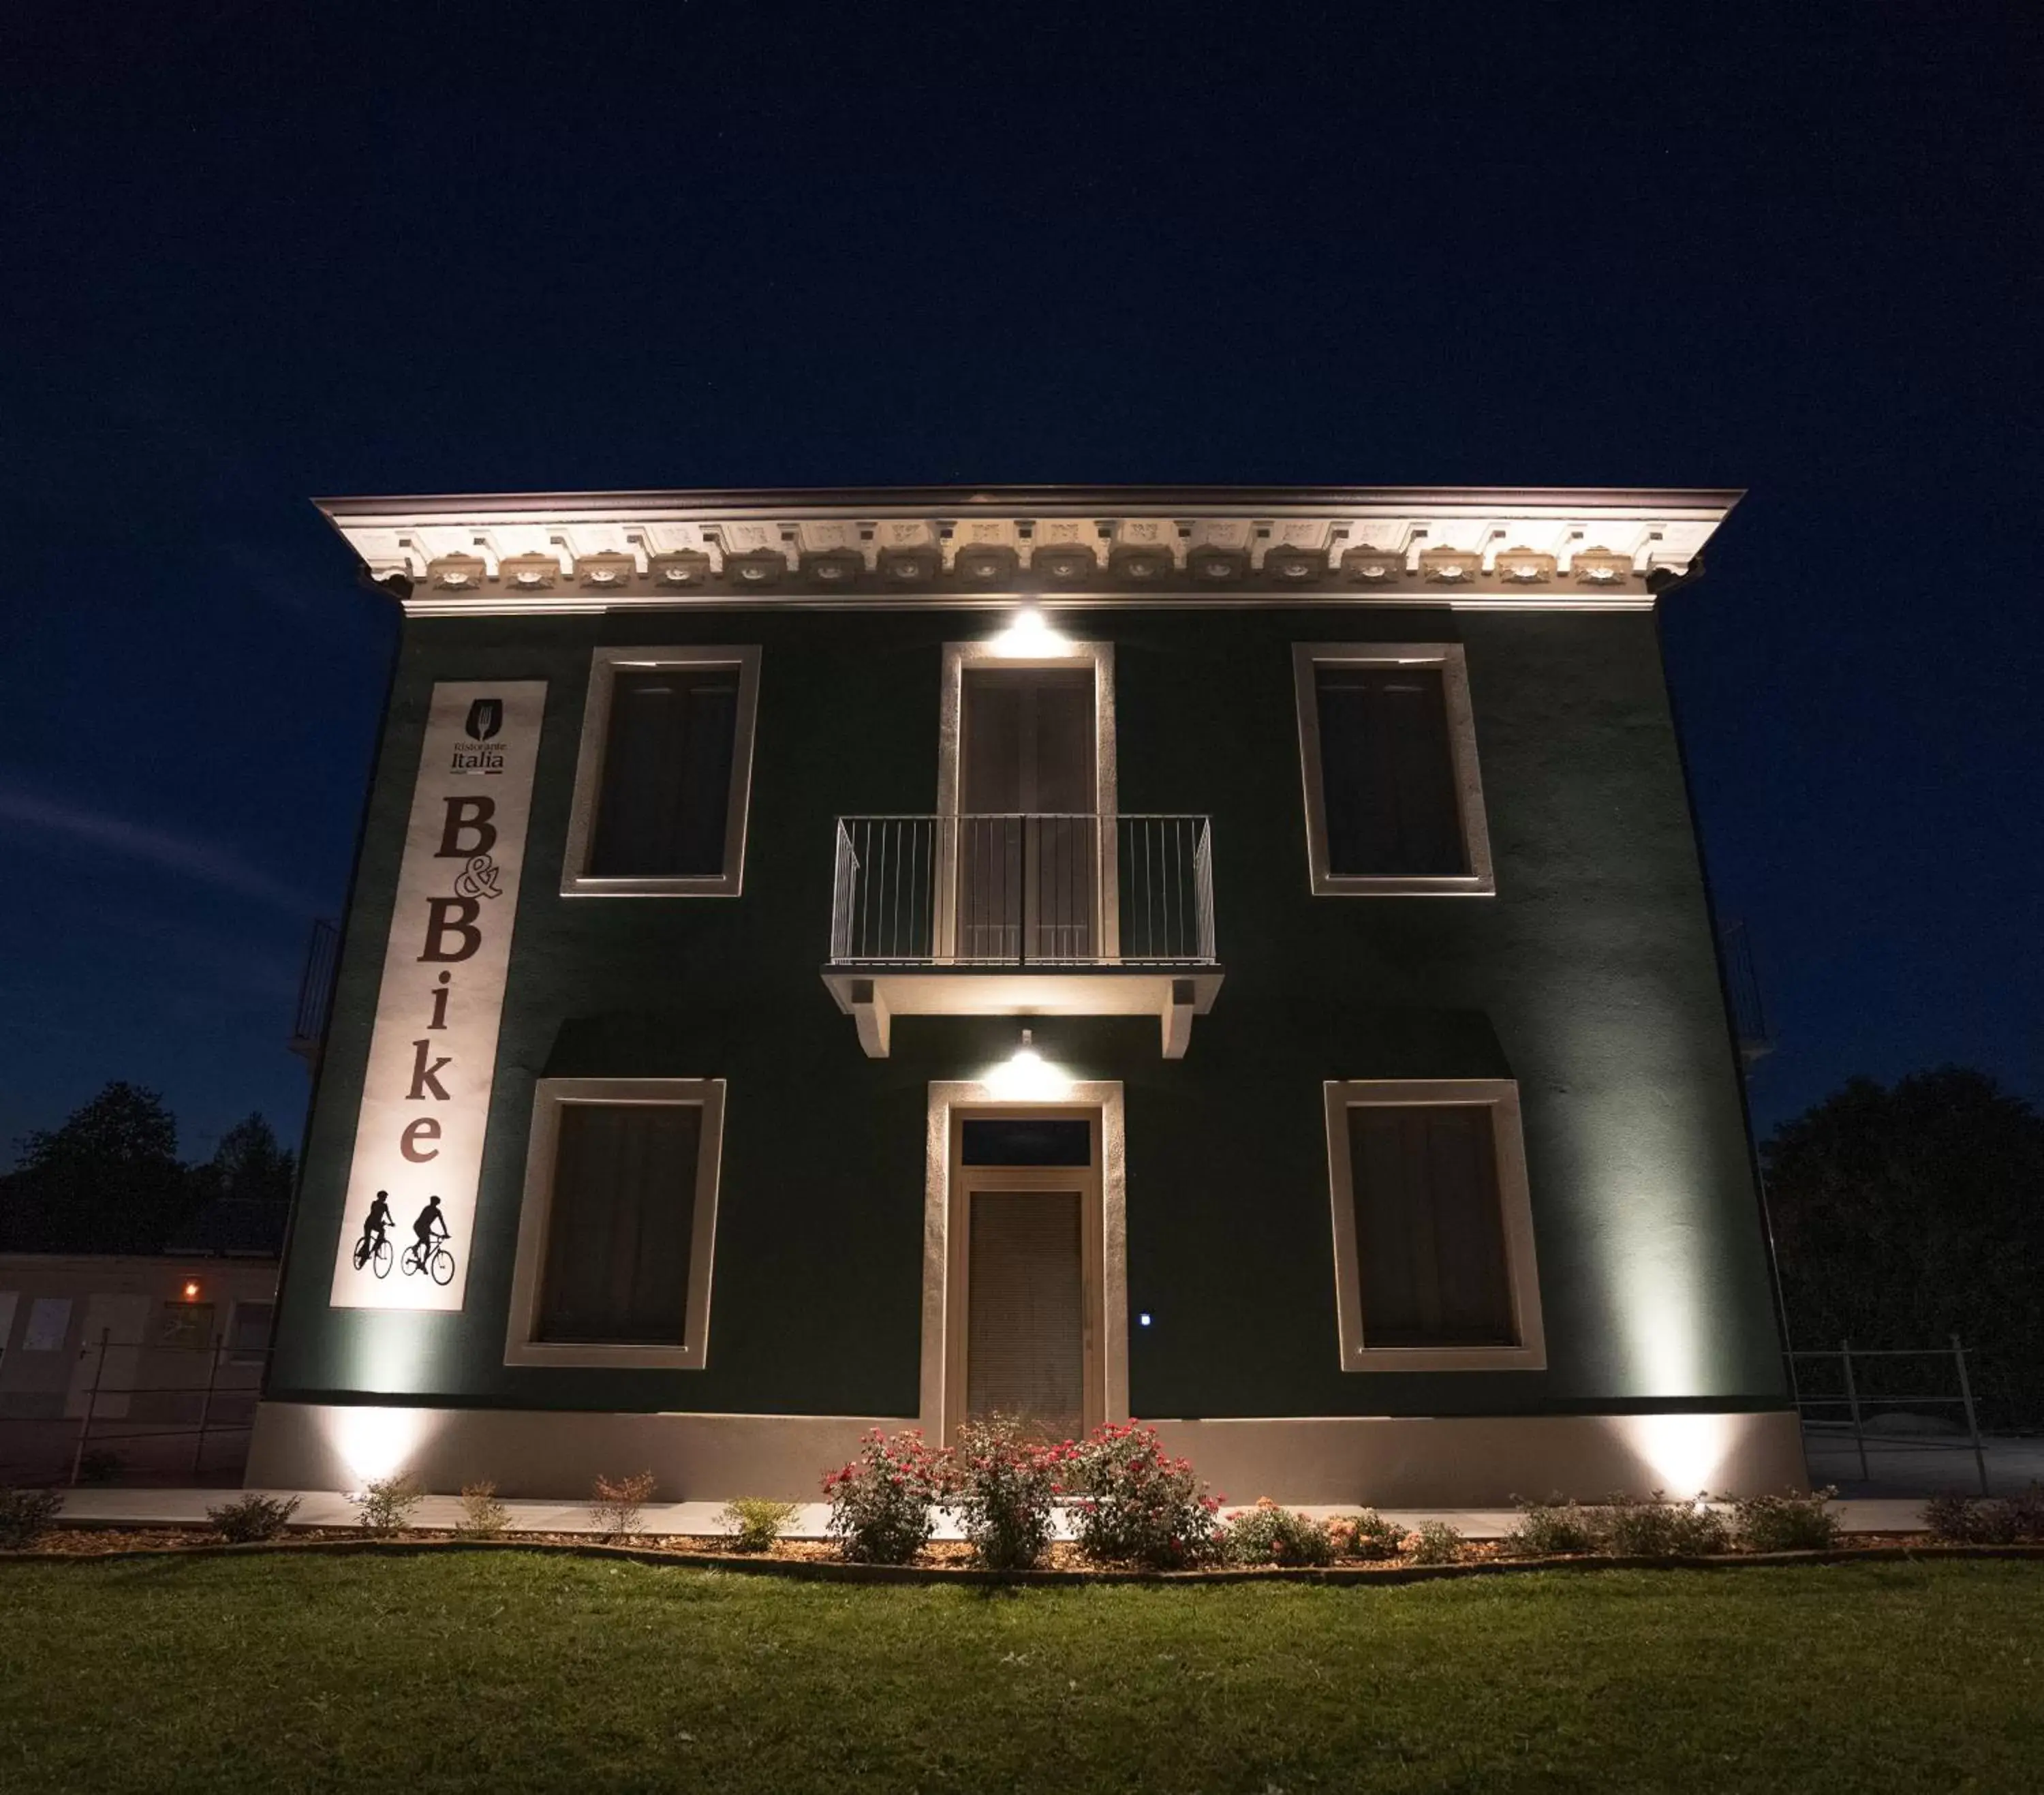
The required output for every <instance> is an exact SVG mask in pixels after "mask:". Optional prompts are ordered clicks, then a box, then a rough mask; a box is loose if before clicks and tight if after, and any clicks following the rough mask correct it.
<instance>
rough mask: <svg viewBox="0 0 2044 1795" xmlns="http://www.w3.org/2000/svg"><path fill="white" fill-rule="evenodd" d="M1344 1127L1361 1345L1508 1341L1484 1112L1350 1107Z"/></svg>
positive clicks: (1507, 1294) (1507, 1302)
mask: <svg viewBox="0 0 2044 1795" xmlns="http://www.w3.org/2000/svg"><path fill="white" fill-rule="evenodd" d="M1348 1124H1349V1163H1350V1172H1351V1176H1352V1178H1353V1179H1354V1203H1355V1237H1356V1251H1357V1256H1358V1259H1359V1260H1360V1261H1361V1264H1360V1267H1359V1270H1360V1273H1361V1278H1362V1332H1363V1339H1364V1341H1365V1343H1366V1344H1367V1345H1370V1346H1373V1347H1447V1346H1511V1345H1514V1344H1516V1343H1517V1338H1518V1336H1517V1330H1516V1327H1515V1324H1514V1322H1513V1319H1512V1291H1511V1284H1510V1279H1509V1278H1508V1276H1507V1267H1506V1264H1505V1252H1504V1213H1503V1211H1502V1209H1501V1207H1500V1203H1499V1200H1498V1189H1497V1156H1496V1143H1495V1142H1494V1140H1493V1135H1492V1128H1491V1116H1490V1111H1489V1108H1488V1107H1487V1106H1486V1105H1481V1104H1440V1105H1431V1104H1430V1105H1414V1106H1412V1107H1409V1108H1396V1107H1392V1106H1389V1105H1380V1104H1354V1105H1350V1108H1349V1112H1348Z"/></svg>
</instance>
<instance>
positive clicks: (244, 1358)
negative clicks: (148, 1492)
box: [0, 1329, 268, 1484]
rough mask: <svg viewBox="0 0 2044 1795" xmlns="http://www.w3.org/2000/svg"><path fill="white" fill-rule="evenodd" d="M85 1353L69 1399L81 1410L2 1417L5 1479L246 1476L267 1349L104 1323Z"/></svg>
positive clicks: (1, 1477) (0, 1469) (0, 1478)
mask: <svg viewBox="0 0 2044 1795" xmlns="http://www.w3.org/2000/svg"><path fill="white" fill-rule="evenodd" d="M83 1357H84V1358H85V1359H86V1361H87V1362H88V1363H89V1364H90V1371H89V1373H86V1374H84V1375H83V1376H82V1377H81V1378H80V1380H79V1382H78V1383H76V1384H75V1385H74V1386H72V1388H71V1391H70V1393H68V1395H67V1397H66V1399H65V1406H66V1408H67V1409H70V1408H71V1407H73V1406H77V1408H78V1413H75V1414H73V1413H64V1414H60V1415H11V1416H5V1417H0V1483H4V1482H21V1483H33V1482H63V1483H71V1484H77V1483H79V1482H115V1481H118V1482H144V1483H147V1482H180V1483H195V1482H203V1481H204V1479H205V1478H206V1476H207V1475H208V1474H212V1475H213V1476H215V1477H225V1478H231V1479H232V1480H233V1481H235V1482H239V1481H240V1474H241V1466H242V1464H243V1462H244V1460H245V1459H246V1458H247V1456H248V1436H249V1434H250V1432H251V1430H252V1428H253V1427H254V1425H255V1405H256V1401H257V1400H258V1398H259V1396H260V1394H261V1391H262V1385H263V1370H264V1366H265V1364H266V1363H267V1358H268V1355H267V1352H266V1351H257V1350H255V1349H254V1348H252V1347H236V1346H233V1345H231V1344H229V1343H225V1342H216V1343H213V1344H212V1345H209V1346H179V1345H168V1344H156V1343H140V1342H136V1341H133V1340H115V1339H114V1338H113V1335H112V1332H111V1331H110V1330H109V1329H102V1330H101V1332H100V1336H99V1339H98V1341H97V1342H96V1343H94V1344H91V1345H89V1346H87V1347H86V1348H85V1349H84V1353H83Z"/></svg>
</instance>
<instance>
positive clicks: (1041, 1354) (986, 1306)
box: [966, 1190, 1085, 1438]
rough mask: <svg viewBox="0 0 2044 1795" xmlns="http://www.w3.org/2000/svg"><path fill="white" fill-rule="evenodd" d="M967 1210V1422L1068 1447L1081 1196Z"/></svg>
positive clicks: (1080, 1344)
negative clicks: (1043, 1436)
mask: <svg viewBox="0 0 2044 1795" xmlns="http://www.w3.org/2000/svg"><path fill="white" fill-rule="evenodd" d="M971 1201H972V1222H971V1239H970V1270H969V1278H970V1283H969V1287H968V1288H969V1294H968V1296H967V1298H966V1307H967V1319H966V1413H968V1414H970V1415H974V1416H986V1415H991V1414H993V1413H1001V1414H1003V1415H1016V1416H1026V1417H1028V1419H1029V1420H1031V1421H1032V1422H1034V1423H1035V1424H1038V1425H1039V1426H1040V1427H1042V1428H1044V1429H1046V1430H1047V1432H1050V1433H1051V1435H1052V1436H1053V1437H1056V1438H1069V1437H1075V1436H1077V1435H1078V1433H1079V1432H1081V1431H1082V1428H1083V1427H1084V1424H1085V1423H1084V1413H1085V1289H1084V1284H1085V1279H1084V1274H1083V1272H1082V1267H1081V1263H1080V1251H1081V1225H1082V1224H1081V1217H1082V1200H1081V1197H1080V1195H1079V1193H1078V1192H1077V1191H1076V1190H1045V1191H1035V1190H1031V1191H1020V1190H982V1191H976V1192H974V1194H973V1197H972V1200H971Z"/></svg>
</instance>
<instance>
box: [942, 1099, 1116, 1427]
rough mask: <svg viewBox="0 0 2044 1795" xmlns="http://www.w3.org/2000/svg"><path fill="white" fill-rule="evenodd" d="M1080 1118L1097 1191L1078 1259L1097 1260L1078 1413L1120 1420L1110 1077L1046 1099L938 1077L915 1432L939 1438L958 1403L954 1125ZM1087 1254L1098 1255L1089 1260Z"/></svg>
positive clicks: (1113, 1102) (1113, 1105) (1113, 1124)
mask: <svg viewBox="0 0 2044 1795" xmlns="http://www.w3.org/2000/svg"><path fill="white" fill-rule="evenodd" d="M1020 1115H1035V1116H1085V1115H1090V1116H1093V1117H1097V1126H1098V1131H1099V1132H1098V1139H1097V1143H1096V1159H1097V1163H1096V1164H1095V1165H1094V1167H1093V1169H1092V1171H1091V1173H1090V1174H1086V1175H1089V1176H1091V1177H1093V1178H1097V1180H1098V1190H1099V1196H1100V1202H1099V1208H1098V1212H1097V1221H1096V1223H1095V1224H1094V1225H1097V1228H1098V1229H1099V1235H1098V1238H1097V1240H1096V1241H1090V1242H1089V1243H1088V1251H1087V1255H1086V1256H1087V1259H1088V1262H1089V1263H1097V1264H1098V1266H1099V1267H1100V1278H1099V1301H1100V1314H1099V1322H1098V1324H1099V1327H1100V1330H1101V1331H1100V1336H1099V1340H1098V1350H1097V1352H1094V1353H1089V1355H1088V1367H1087V1368H1088V1376H1089V1378H1094V1377H1096V1376H1097V1380H1098V1386H1099V1387H1098V1388H1097V1389H1089V1390H1088V1392H1087V1399H1086V1411H1087V1413H1088V1416H1089V1417H1091V1416H1093V1415H1095V1414H1097V1416H1099V1418H1100V1419H1101V1420H1105V1421H1125V1420H1128V1178H1127V1172H1126V1165H1127V1158H1128V1155H1127V1137H1126V1135H1125V1132H1124V1127H1123V1121H1122V1103H1121V1085H1120V1082H1119V1081H1118V1080H1098V1081H1087V1082H1080V1083H1076V1084H1074V1085H1072V1086H1070V1088H1069V1090H1066V1092H1065V1093H1064V1094H1062V1096H1061V1097H1058V1099H1057V1101H1055V1102H1042V1103H1018V1102H1016V1101H1014V1100H1013V1098H1012V1097H1006V1098H1004V1097H1002V1096H1001V1094H1000V1093H999V1092H998V1091H997V1090H996V1089H995V1087H994V1086H992V1085H990V1084H986V1083H983V1082H978V1081H966V1080H953V1079H938V1080H933V1081H932V1083H931V1086H930V1109H929V1124H928V1132H927V1134H926V1136H925V1141H924V1167H925V1170H924V1187H923V1349H922V1375H921V1379H920V1394H919V1401H918V1402H917V1405H916V1407H917V1421H918V1424H919V1425H920V1427H921V1428H922V1430H923V1432H924V1437H925V1438H927V1439H929V1440H930V1441H931V1442H932V1443H933V1444H937V1443H942V1441H943V1438H944V1430H945V1427H946V1423H947V1419H948V1417H949V1416H951V1413H952V1412H953V1411H954V1410H955V1409H956V1408H957V1406H958V1405H957V1403H956V1401H955V1398H954V1397H953V1395H952V1393H951V1391H950V1390H949V1387H948V1386H949V1383H950V1382H951V1377H952V1369H951V1367H952V1363H953V1361H952V1340H951V1335H952V1333H953V1332H954V1329H953V1328H952V1321H953V1319H954V1316H953V1305H951V1301H950V1296H951V1275H952V1270H953V1266H952V1242H951V1215H952V1209H953V1201H954V1197H953V1190H952V1185H953V1182H954V1170H955V1167H956V1166H957V1163H958V1152H959V1123H960V1122H961V1121H962V1120H963V1119H964V1118H965V1117H967V1116H1020ZM1096 1252H1097V1260H1096V1257H1095V1255H1096Z"/></svg>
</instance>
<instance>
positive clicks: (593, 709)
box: [561, 644, 759, 898]
mask: <svg viewBox="0 0 2044 1795" xmlns="http://www.w3.org/2000/svg"><path fill="white" fill-rule="evenodd" d="M663 667H736V668H737V669H738V712H737V716H736V719H735V720H734V722H733V725H732V741H731V795H730V800H729V803H728V807H727V808H726V809H725V812H724V870H723V871H721V872H720V873H692V874H676V873H652V874H613V875H610V876H608V877H605V876H600V875H598V874H594V873H592V872H590V870H589V863H590V855H591V854H592V853H593V852H594V849H595V845H596V824H597V809H598V808H599V806H600V805H601V803H602V801H603V775H604V762H605V757H606V755H607V753H608V751H609V745H610V707H611V699H612V696H613V694H614V693H615V691H616V690H617V675H619V674H620V673H621V672H624V673H655V672H658V671H659V670H660V669H661V668H663ZM758 710H759V645H758V644H750V645H747V646H720V645H716V644H685V645H682V646H678V647H671V648H598V649H597V650H595V651H594V652H593V653H592V655H590V668H589V696H588V698H587V701H586V702H585V703H584V705H583V706H582V744H581V747H580V748H579V749H578V751H577V754H576V758H575V780H574V798H573V799H572V800H571V803H570V805H569V809H568V828H567V841H566V843H565V844H564V846H563V851H562V855H561V895H562V896H563V898H737V897H740V896H742V895H743V891H744V886H745V834H746V824H747V814H748V812H749V810H750V808H751V796H752V743H753V733H754V723H755V717H756V714H757V713H758Z"/></svg>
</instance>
